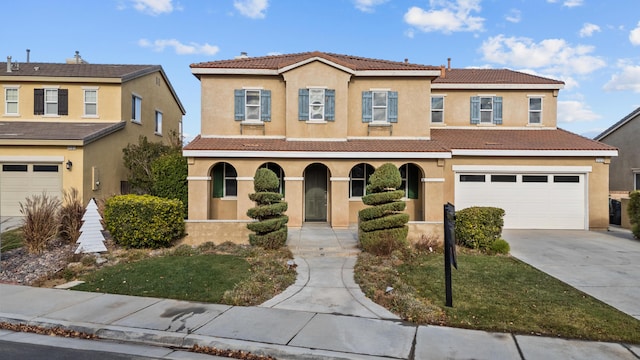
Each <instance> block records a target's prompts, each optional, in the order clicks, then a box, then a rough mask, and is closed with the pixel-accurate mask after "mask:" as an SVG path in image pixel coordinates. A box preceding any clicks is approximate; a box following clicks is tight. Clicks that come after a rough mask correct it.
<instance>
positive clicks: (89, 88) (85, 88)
mask: <svg viewBox="0 0 640 360" xmlns="http://www.w3.org/2000/svg"><path fill="white" fill-rule="evenodd" d="M98 88H99V87H98V86H83V87H82V117H83V118H94V119H95V118H98V117H99V116H98ZM87 91H95V92H96V102H95V104H96V113H95V114H87V102H86V99H87V98H86V92H87Z"/></svg>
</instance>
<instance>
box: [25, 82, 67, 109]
mask: <svg viewBox="0 0 640 360" xmlns="http://www.w3.org/2000/svg"><path fill="white" fill-rule="evenodd" d="M33 114H34V115H69V90H68V89H58V88H45V89H33Z"/></svg>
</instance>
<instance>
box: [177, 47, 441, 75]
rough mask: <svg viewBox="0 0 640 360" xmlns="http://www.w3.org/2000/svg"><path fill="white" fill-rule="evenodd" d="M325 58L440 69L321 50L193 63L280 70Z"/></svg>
mask: <svg viewBox="0 0 640 360" xmlns="http://www.w3.org/2000/svg"><path fill="white" fill-rule="evenodd" d="M316 57H319V58H323V59H325V60H327V61H331V62H333V63H336V64H338V65H341V66H344V67H347V68H349V69H352V70H354V71H362V70H439V69H440V68H439V67H437V66H428V65H419V64H411V63H408V62H400V61H388V60H379V59H370V58H364V57H358V56H351V55H341V54H332V53H325V52H321V51H311V52H303V53H297V54H285V55H273V56H261V57H240V58H236V59H231V60H218V61H209V62H202V63H196V64H191V65H190V67H191V68H192V69H193V68H215V69H262V70H279V69H282V68H285V67H287V66H290V65H294V64H297V63H300V62H304V61H307V60H309V59H313V58H316Z"/></svg>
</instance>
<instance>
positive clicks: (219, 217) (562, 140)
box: [183, 52, 617, 242]
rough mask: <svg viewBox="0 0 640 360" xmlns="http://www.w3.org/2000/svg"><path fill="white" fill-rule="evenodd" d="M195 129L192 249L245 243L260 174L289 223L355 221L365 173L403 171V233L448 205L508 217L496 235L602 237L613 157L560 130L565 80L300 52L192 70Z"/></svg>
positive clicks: (432, 229)
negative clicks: (513, 231)
mask: <svg viewBox="0 0 640 360" xmlns="http://www.w3.org/2000/svg"><path fill="white" fill-rule="evenodd" d="M191 71H192V73H193V74H194V76H196V77H197V78H198V79H199V80H200V82H201V89H202V90H201V91H202V94H201V98H202V110H201V119H202V120H201V130H202V134H201V135H200V136H198V137H197V138H196V139H194V140H193V141H192V142H191V143H190V144H188V145H187V146H186V147H185V148H184V150H183V154H184V156H186V157H187V158H188V163H189V177H188V183H189V221H188V222H187V231H188V233H189V234H190V237H191V238H192V241H194V242H198V241H206V240H207V239H208V240H210V239H212V238H216V239H220V240H234V241H243V240H245V241H246V233H247V231H246V229H245V223H246V222H247V221H249V218H248V217H247V216H246V212H247V209H249V208H250V207H252V206H254V204H253V203H252V202H251V201H250V200H249V198H248V194H249V193H251V192H253V176H254V173H255V171H256V169H258V168H260V167H268V168H270V169H272V170H273V171H275V173H276V174H277V175H278V177H279V178H280V182H281V185H280V190H281V191H282V192H283V193H284V195H285V200H286V201H287V202H288V204H289V208H288V210H287V212H286V214H287V215H288V216H289V219H290V220H289V226H291V227H300V226H302V225H303V224H304V223H307V222H326V223H328V224H330V225H331V226H332V227H333V228H346V227H349V226H352V225H354V224H356V223H357V222H358V210H360V209H362V208H363V207H364V205H363V203H362V201H361V197H362V195H364V194H365V187H366V183H367V179H368V177H369V176H370V175H371V173H372V172H373V171H374V170H375V168H376V167H378V166H380V165H382V164H383V163H386V162H392V163H394V164H396V165H397V166H398V168H399V169H400V172H401V175H402V179H403V182H402V189H404V191H405V200H406V202H407V204H408V206H407V210H406V212H407V213H408V214H409V215H410V223H409V226H410V236H411V237H412V238H414V239H415V238H417V237H419V236H420V235H422V234H425V235H428V234H436V235H439V236H440V235H441V234H442V226H443V205H444V204H445V203H447V202H451V203H453V204H455V206H456V209H457V210H459V209H462V208H465V207H469V206H474V205H485V206H497V207H501V208H503V209H505V210H506V215H505V228H521V229H522V228H524V229H604V228H606V227H607V226H608V205H607V189H608V179H609V162H610V158H611V157H612V156H616V154H617V151H616V149H615V148H613V147H611V146H608V145H605V144H602V143H599V142H596V141H593V140H590V139H586V138H584V137H581V136H578V135H575V134H572V133H570V132H567V131H564V130H561V129H558V128H557V127H556V116H557V115H556V114H557V96H558V91H559V90H560V89H562V88H563V86H564V83H562V82H560V81H556V80H551V79H547V78H542V77H538V76H533V75H528V74H524V73H520V72H516V71H511V70H491V69H451V68H450V67H448V68H445V67H444V66H443V67H435V66H424V65H416V64H411V63H409V62H408V61H405V62H394V61H386V60H376V59H368V58H362V57H356V56H347V55H339V54H329V53H323V52H307V53H299V54H287V55H276V56H267V57H255V58H252V57H246V56H241V57H239V58H235V59H230V60H221V61H212V62H204V63H198V64H192V65H191Z"/></svg>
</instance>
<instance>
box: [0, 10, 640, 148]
mask: <svg viewBox="0 0 640 360" xmlns="http://www.w3.org/2000/svg"><path fill="white" fill-rule="evenodd" d="M637 1H638V0H615V1H609V0H598V1H596V0H509V1H505V0H322V1H318V0H97V1H84V0H55V1H52V0H20V1H12V2H11V6H9V7H7V6H4V7H3V8H4V11H3V14H2V15H0V18H2V27H3V31H0V50H1V52H3V53H4V54H1V53H0V58H2V59H3V60H2V61H4V59H5V58H6V56H12V61H18V62H25V61H26V49H30V50H31V53H30V60H31V61H33V62H54V63H60V62H64V61H65V60H66V59H68V58H72V57H73V55H74V54H75V51H79V52H80V55H81V56H82V58H83V59H84V60H86V61H88V62H90V63H95V64H152V65H161V66H162V67H163V68H164V71H165V72H166V74H167V76H168V77H169V80H170V82H171V84H172V85H173V87H174V88H175V90H176V92H177V94H178V97H179V98H180V100H181V101H182V103H183V105H184V107H185V109H186V111H187V114H186V115H185V116H184V117H183V129H184V133H185V137H186V138H187V140H188V139H190V138H193V137H194V136H195V135H197V134H199V132H200V83H199V81H198V80H197V79H196V78H195V77H194V76H193V75H192V74H191V70H190V68H189V65H190V64H193V63H198V62H206V61H214V60H224V59H233V58H234V57H236V56H238V55H240V53H241V52H246V53H247V54H248V55H249V56H265V55H276V54H289V53H299V52H307V51H323V52H330V53H338V54H345V55H354V56H361V57H368V58H374V59H383V60H392V61H404V60H405V59H408V60H409V62H411V63H416V64H422V65H434V66H439V65H446V64H447V58H451V64H452V67H454V68H496V69H497V68H507V69H512V70H517V71H523V72H527V73H531V74H535V75H540V76H544V77H549V78H552V79H556V80H562V81H564V82H565V87H564V89H562V90H561V91H560V95H559V97H558V127H561V128H563V129H566V130H569V131H572V132H574V133H577V134H581V135H584V136H588V137H593V136H595V135H597V134H599V133H600V132H602V131H603V130H605V129H607V128H608V127H609V126H611V125H612V124H614V123H615V122H617V121H618V120H620V119H621V118H623V117H624V116H626V115H628V114H629V113H631V112H632V111H633V110H634V109H636V108H637V107H639V106H640V12H639V11H638V8H639V6H638V2H637ZM614 5H615V6H614Z"/></svg>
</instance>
